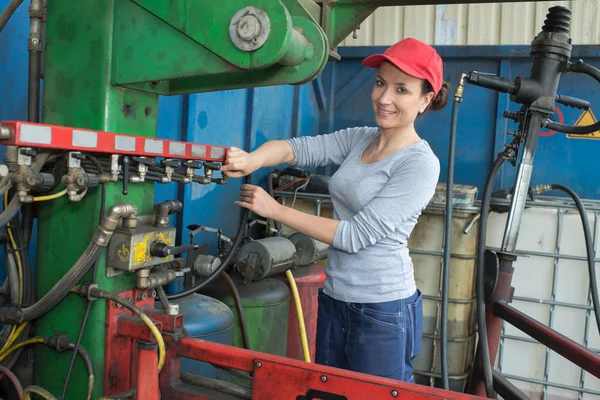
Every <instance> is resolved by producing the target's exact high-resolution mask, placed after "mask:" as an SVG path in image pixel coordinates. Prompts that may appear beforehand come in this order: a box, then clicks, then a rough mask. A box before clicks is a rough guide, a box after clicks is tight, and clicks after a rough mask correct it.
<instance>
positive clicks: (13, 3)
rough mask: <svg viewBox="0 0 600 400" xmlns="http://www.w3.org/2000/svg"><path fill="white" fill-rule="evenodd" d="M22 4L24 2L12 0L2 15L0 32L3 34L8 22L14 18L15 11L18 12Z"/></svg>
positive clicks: (0, 15) (0, 17)
mask: <svg viewBox="0 0 600 400" xmlns="http://www.w3.org/2000/svg"><path fill="white" fill-rule="evenodd" d="M22 2H23V0H11V1H10V3H8V4H7V5H6V7H4V11H2V14H0V32H2V30H3V29H4V27H5V26H6V24H7V23H8V20H9V19H10V18H11V17H12V16H13V14H14V13H15V11H17V8H19V6H20V5H21V3H22Z"/></svg>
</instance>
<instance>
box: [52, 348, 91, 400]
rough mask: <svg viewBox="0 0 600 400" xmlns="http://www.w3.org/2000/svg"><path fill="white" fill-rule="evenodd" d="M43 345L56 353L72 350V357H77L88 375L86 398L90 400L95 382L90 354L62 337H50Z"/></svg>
mask: <svg viewBox="0 0 600 400" xmlns="http://www.w3.org/2000/svg"><path fill="white" fill-rule="evenodd" d="M44 343H45V344H46V345H47V346H49V347H52V348H54V349H56V350H58V351H64V350H65V349H66V350H72V351H73V355H74V356H77V355H79V356H80V357H81V359H82V360H83V363H84V364H85V369H86V370H87V373H88V379H89V380H88V393H87V398H88V399H91V398H92V396H93V394H94V381H95V376H96V374H95V372H94V364H93V363H92V358H91V357H90V353H89V352H88V351H87V350H86V349H85V347H83V346H81V345H78V344H77V343H73V342H71V341H70V340H66V338H64V337H56V336H50V337H45V338H44Z"/></svg>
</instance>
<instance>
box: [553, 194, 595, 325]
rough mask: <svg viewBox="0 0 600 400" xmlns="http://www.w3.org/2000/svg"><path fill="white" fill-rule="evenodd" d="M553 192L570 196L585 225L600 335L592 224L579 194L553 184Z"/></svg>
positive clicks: (591, 282)
mask: <svg viewBox="0 0 600 400" xmlns="http://www.w3.org/2000/svg"><path fill="white" fill-rule="evenodd" d="M550 187H551V190H560V191H562V192H564V193H566V194H568V195H569V196H570V197H571V199H573V202H575V206H577V210H578V211H579V215H580V217H581V224H582V225H583V236H584V238H585V252H586V254H587V262H588V273H589V276H590V291H591V294H592V304H593V306H594V316H595V317H596V326H597V328H598V332H599V333H600V301H599V299H598V282H597V280H596V261H595V251H594V243H593V240H592V232H591V229H590V222H589V220H588V217H587V212H586V211H585V206H584V205H583V203H582V202H581V199H580V198H579V196H577V193H575V192H574V191H573V190H571V189H570V188H568V187H566V186H563V185H559V184H556V183H553V184H552V185H550Z"/></svg>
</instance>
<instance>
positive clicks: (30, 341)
mask: <svg viewBox="0 0 600 400" xmlns="http://www.w3.org/2000/svg"><path fill="white" fill-rule="evenodd" d="M34 343H44V338H41V337H37V338H32V339H27V340H24V341H22V342H20V343H17V344H15V345H13V346H11V347H9V348H8V350H6V351H5V352H4V353H2V354H0V363H1V362H2V361H4V360H6V357H8V356H10V355H11V354H12V353H13V352H14V351H15V350H18V349H20V348H21V347H25V346H27V345H30V344H34Z"/></svg>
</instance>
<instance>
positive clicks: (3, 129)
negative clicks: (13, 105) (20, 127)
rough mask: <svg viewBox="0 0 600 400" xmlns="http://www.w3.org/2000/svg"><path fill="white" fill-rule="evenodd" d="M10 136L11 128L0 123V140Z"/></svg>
mask: <svg viewBox="0 0 600 400" xmlns="http://www.w3.org/2000/svg"><path fill="white" fill-rule="evenodd" d="M11 136H12V129H10V127H8V126H2V125H0V140H6V139H10V138H11ZM10 147H15V146H10Z"/></svg>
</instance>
